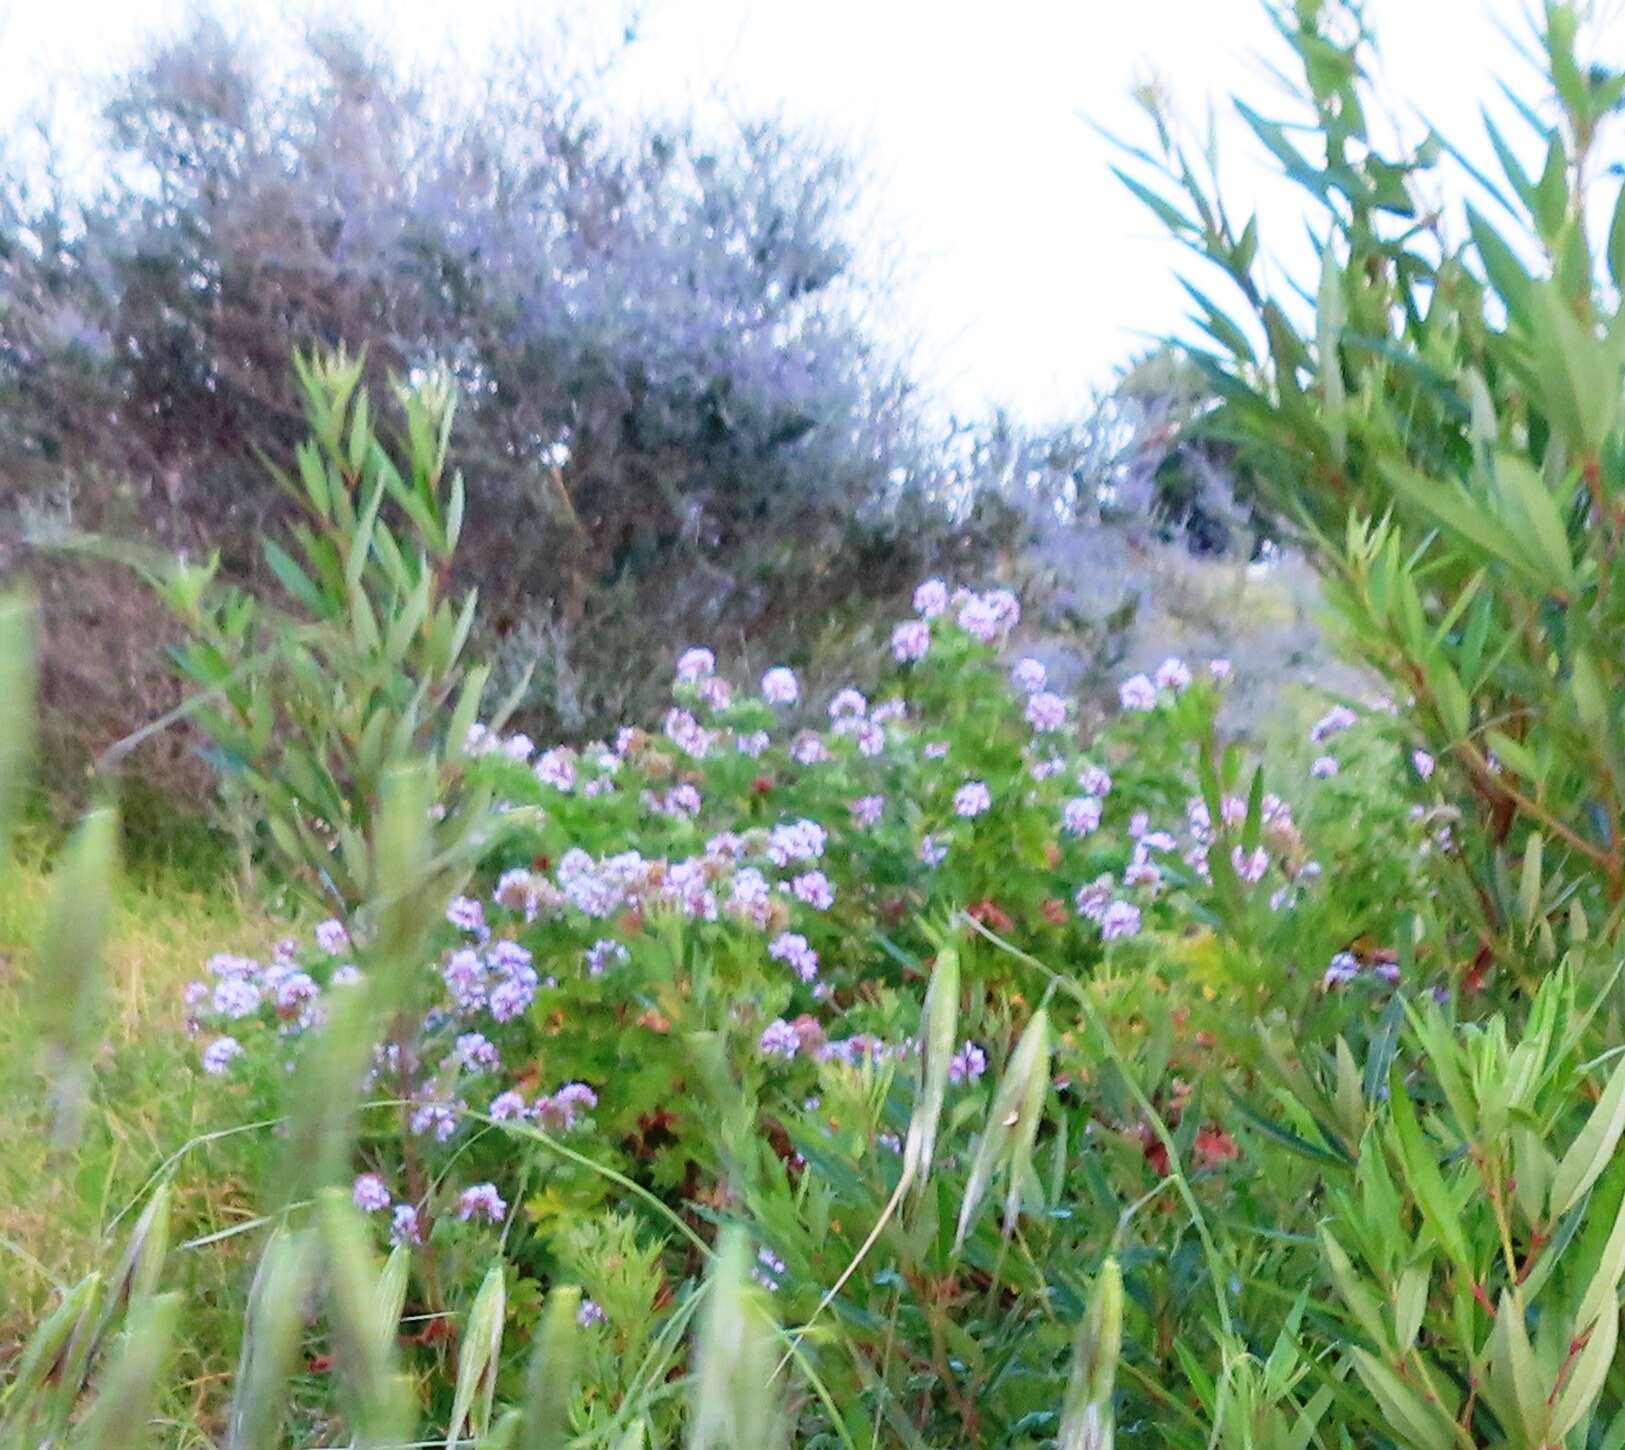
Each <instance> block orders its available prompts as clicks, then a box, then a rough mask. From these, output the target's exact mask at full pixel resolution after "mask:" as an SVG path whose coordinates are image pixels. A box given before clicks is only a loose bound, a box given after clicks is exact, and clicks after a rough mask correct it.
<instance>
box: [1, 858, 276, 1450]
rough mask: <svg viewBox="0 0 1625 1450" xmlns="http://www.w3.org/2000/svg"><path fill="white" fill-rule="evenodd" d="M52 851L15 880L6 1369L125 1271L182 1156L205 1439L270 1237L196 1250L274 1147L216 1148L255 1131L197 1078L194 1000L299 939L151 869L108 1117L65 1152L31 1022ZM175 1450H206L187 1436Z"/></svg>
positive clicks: (171, 872)
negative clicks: (246, 962)
mask: <svg viewBox="0 0 1625 1450" xmlns="http://www.w3.org/2000/svg"><path fill="white" fill-rule="evenodd" d="M46 835H47V833H43V832H36V833H33V834H30V835H29V836H27V837H25V839H24V841H23V843H22V847H21V850H20V851H19V853H18V854H19V859H18V860H17V861H15V862H14V863H13V864H12V865H11V866H10V867H9V868H5V867H0V1062H4V1063H6V1064H7V1070H8V1072H9V1075H10V1079H9V1080H10V1087H11V1091H10V1092H8V1094H7V1099H6V1101H7V1108H8V1111H7V1112H6V1113H4V1114H0V1364H3V1363H5V1362H6V1361H7V1360H8V1359H10V1358H11V1357H12V1356H13V1355H14V1354H15V1353H17V1351H18V1350H19V1348H20V1345H21V1342H22V1340H23V1338H24V1337H25V1336H26V1334H27V1332H28V1330H29V1329H30V1327H31V1326H32V1325H33V1324H34V1323H37V1321H38V1318H39V1315H40V1311H41V1310H42V1309H43V1308H44V1307H46V1306H47V1305H48V1304H49V1303H50V1302H51V1301H52V1300H53V1299H54V1298H55V1296H56V1295H57V1294H58V1293H60V1292H61V1291H62V1290H64V1289H65V1288H67V1287H68V1286H70V1285H72V1284H73V1283H74V1282H76V1281H77V1280H78V1279H79V1278H81V1277H82V1276H83V1275H84V1274H85V1273H87V1272H88V1271H89V1270H90V1269H91V1268H92V1267H94V1266H96V1265H98V1264H105V1263H106V1262H107V1261H108V1259H109V1257H111V1258H112V1259H113V1261H115V1262H116V1258H117V1254H118V1251H119V1246H120V1244H121V1241H122V1238H123V1236H124V1235H125V1234H127V1232H128V1231H129V1228H130V1224H131V1222H132V1220H133V1217H134V1215H133V1213H131V1212H129V1210H130V1208H131V1205H132V1204H135V1203H137V1202H138V1201H139V1200H140V1198H141V1196H142V1194H143V1192H144V1190H146V1189H147V1188H148V1187H149V1186H150V1184H151V1182H152V1180H153V1177H154V1175H155V1174H156V1173H158V1172H159V1171H160V1170H162V1169H163V1168H164V1167H165V1165H166V1163H168V1162H169V1160H170V1159H171V1158H172V1157H174V1155H176V1154H180V1157H179V1158H178V1160H177V1161H176V1162H175V1164H174V1177H173V1192H174V1217H173V1228H172V1241H173V1243H174V1244H175V1245H176V1249H175V1251H174V1252H173V1254H172V1257H171V1270H170V1275H169V1277H170V1279H171V1281H172V1286H173V1287H175V1288H178V1289H181V1290H182V1291H183V1292H184V1293H185V1294H186V1296H187V1299H188V1302H189V1304H190V1305H191V1306H193V1307H194V1309H195V1312H194V1313H189V1315H188V1319H187V1327H188V1331H189V1338H188V1341H187V1342H186V1343H184V1344H183V1345H182V1346H181V1349H180V1355H179V1360H178V1366H177V1367H178V1369H179V1374H178V1376H176V1379H177V1381H178V1388H177V1389H176V1391H175V1393H174V1400H175V1402H174V1403H172V1404H170V1405H168V1406H166V1407H165V1411H166V1413H167V1415H169V1416H171V1417H173V1420H174V1422H175V1423H176V1424H177V1425H182V1424H184V1425H186V1426H189V1427H198V1431H199V1434H200V1435H201V1434H202V1433H203V1432H205V1431H206V1430H207V1429H208V1428H209V1427H210V1425H211V1420H212V1417H213V1406H214V1404H215V1401H216V1400H217V1398H218V1395H217V1391H218V1390H219V1389H221V1388H223V1386H224V1383H225V1375H226V1373H227V1372H228V1370H229V1366H230V1364H231V1360H232V1357H233V1356H234V1355H235V1353H236V1345H235V1342H234V1339H233V1335H234V1333H235V1331H234V1329H233V1327H232V1323H233V1316H232V1314H231V1313H229V1312H228V1309H229V1306H230V1305H231V1304H232V1303H233V1301H235V1300H237V1299H239V1298H240V1296H241V1293H242V1289H243V1285H242V1284H241V1283H240V1282H239V1281H240V1279H241V1277H242V1274H243V1272H244V1267H245V1260H246V1250H247V1248H248V1245H249V1243H250V1241H251V1240H252V1237H253V1236H252V1235H245V1236H243V1238H242V1239H241V1240H236V1239H232V1238H227V1239H225V1240H224V1241H222V1242H217V1243H213V1244H209V1245H205V1246H201V1247H198V1248H196V1249H188V1248H186V1247H184V1245H185V1244H186V1243H187V1241H189V1240H192V1239H197V1238H202V1237H206V1236H208V1235H211V1234H217V1233H219V1232H221V1231H222V1230H226V1229H229V1228H231V1227H232V1226H233V1225H234V1224H238V1223H241V1222H243V1221H244V1220H245V1219H246V1218H247V1217H248V1216H249V1215H250V1214H251V1213H252V1208H251V1204H252V1202H253V1199H254V1196H255V1195H254V1193H253V1187H254V1184H255V1181H256V1178H257V1177H258V1175H259V1174H261V1173H262V1172H263V1171H264V1168H265V1165H266V1160H267V1158H268V1154H267V1152H266V1149H267V1146H268V1144H269V1141H270V1139H269V1135H268V1133H267V1131H266V1130H263V1129H261V1130H258V1131H257V1132H247V1133H234V1134H230V1135H229V1136H225V1137H221V1138H218V1139H215V1140H213V1141H199V1140H200V1139H202V1138H203V1137H204V1135H206V1134H210V1133H217V1132H220V1131H221V1130H223V1129H228V1128H232V1127H235V1126H236V1125H238V1124H240V1123H242V1122H244V1121H246V1120H248V1119H249V1118H250V1117H251V1114H250V1113H249V1112H248V1110H247V1107H246V1105H245V1104H244V1103H242V1102H239V1101H237V1099H236V1095H235V1093H234V1092H233V1090H232V1089H230V1088H221V1087H219V1086H218V1085H217V1084H215V1083H214V1082H213V1081H212V1080H209V1079H205V1078H203V1077H201V1076H200V1074H198V1072H197V1071H196V1069H195V1065H194V1059H195V1054H196V1052H197V1045H196V1043H195V1042H194V1041H193V1040H192V1039H191V1038H190V1037H188V1035H187V1034H186V1032H185V1028H184V1023H183V1020H182V1011H181V993H182V989H183V988H184V986H185V984H186V983H187V982H188V981H190V980H193V979H194V978H196V977H198V976H199V975H200V974H201V971H202V966H203V963H204V962H205V961H206V959H207V958H208V957H209V956H210V955H211V954H212V953H214V952H217V951H240V952H244V953H247V954H249V955H254V954H259V953H264V952H266V951H267V950H268V949H269V948H270V946H271V945H272V943H273V942H274V941H275V940H276V938H277V937H278V936H281V935H283V934H285V933H286V932H287V931H288V929H289V923H288V922H287V921H286V920H285V919H284V920H279V919H278V918H276V917H275V916H273V915H271V914H269V913H267V912H266V911H265V910H264V909H263V908H261V907H259V906H258V905H256V904H254V903H252V902H250V901H247V900H245V899H243V898H241V897H239V896H238V895H236V894H235V893H233V892H231V891H230V890H229V889H222V888H220V887H218V886H217V887H214V888H212V889H209V888H204V887H202V886H200V885H199V882H200V881H202V880H205V879H207V878H206V874H205V871H204V870H203V869H202V868H203V867H204V866H205V865H206V864H207V863H206V862H205V861H201V860H197V859H195V858H188V857H185V856H170V857H168V858H160V859H152V858H145V859H140V860H138V861H137V862H136V863H135V864H134V866H133V867H132V869H131V870H130V872H129V873H128V874H127V875H126V876H125V878H124V880H123V881H122V882H121V883H120V885H119V888H118V892H117V896H116V899H115V905H114V912H113V924H112V931H111V939H110V941H109V945H108V951H107V955H106V961H105V967H104V970H105V973H106V979H107V987H108V990H107V994H106V998H105V1018H104V1022H103V1028H104V1031H103V1033H102V1036H103V1039H104V1043H103V1046H102V1048H101V1058H100V1060H99V1062H98V1072H97V1088H96V1092H97V1099H96V1102H95V1104H94V1105H93V1109H92V1111H91V1112H90V1113H89V1115H88V1116H87V1121H86V1127H85V1131H84V1135H83V1137H82V1138H81V1139H80V1140H79V1141H78V1142H77V1143H75V1144H73V1145H71V1146H69V1147H57V1146H55V1145H53V1144H52V1143H51V1141H50V1132H49V1124H48V1119H47V1116H46V1114H45V1112H44V1110H43V1106H42V1103H41V1093H40V1091H39V1086H40V1079H39V1078H38V1076H37V1067H38V1064H37V1060H36V1054H35V1049H34V1047H33V1044H32V1042H31V1040H30V1038H29V1031H28V1013H27V1010H26V1003H27V999H28V996H29V995H30V994H32V993H34V992H43V991H49V990H50V984H49V983H45V982H41V981H39V980H37V979H36V974H35V960H34V955H33V946H34V943H35V941H36V940H37V938H38V935H39V931H40V928H41V925H42V923H43V921H44V919H45V916H46V912H47V907H48V903H49V901H50V898H51V888H52V883H51V877H50V871H49V868H48V866H47V864H46V858H47V856H48V854H49V843H48V841H47V839H46ZM215 869H216V871H218V863H216V867H215ZM221 874H225V873H221ZM216 879H218V877H217V878H216ZM175 1443H180V1444H184V1443H188V1442H187V1440H186V1439H185V1437H184V1436H182V1437H180V1438H178V1439H177V1440H176V1441H175ZM196 1443H199V1444H202V1443H207V1442H206V1441H205V1440H203V1439H201V1438H199V1439H198V1440H197V1441H196Z"/></svg>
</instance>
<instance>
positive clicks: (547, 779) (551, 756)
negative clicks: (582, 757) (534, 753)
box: [534, 745, 576, 795]
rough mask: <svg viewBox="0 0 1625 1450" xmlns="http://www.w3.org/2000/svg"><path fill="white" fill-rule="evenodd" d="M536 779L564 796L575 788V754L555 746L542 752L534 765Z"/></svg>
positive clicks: (562, 746)
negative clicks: (561, 792)
mask: <svg viewBox="0 0 1625 1450" xmlns="http://www.w3.org/2000/svg"><path fill="white" fill-rule="evenodd" d="M534 769H535V774H536V779H537V780H539V781H541V783H542V784H543V785H550V786H552V787H553V789H554V790H561V791H563V792H564V793H565V794H566V795H568V794H569V793H570V792H571V791H573V790H574V789H575V786H576V754H575V751H573V750H571V749H570V748H569V747H568V746H564V745H555V746H554V747H553V748H552V749H551V750H545V751H543V752H542V755H541V758H540V759H538V760H537V762H536V765H535V768H534Z"/></svg>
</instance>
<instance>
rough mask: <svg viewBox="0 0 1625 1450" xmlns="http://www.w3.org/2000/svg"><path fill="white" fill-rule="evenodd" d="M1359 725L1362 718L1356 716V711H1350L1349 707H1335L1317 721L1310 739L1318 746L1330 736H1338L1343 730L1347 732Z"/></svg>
mask: <svg viewBox="0 0 1625 1450" xmlns="http://www.w3.org/2000/svg"><path fill="white" fill-rule="evenodd" d="M1359 723H1360V717H1359V716H1358V715H1356V714H1355V713H1354V711H1352V710H1351V709H1349V707H1348V706H1347V705H1333V706H1332V708H1331V709H1330V710H1328V711H1327V712H1326V713H1325V714H1324V715H1322V716H1321V717H1320V719H1318V720H1317V721H1315V723H1314V725H1313V726H1312V727H1311V728H1310V731H1309V739H1310V740H1311V741H1313V742H1314V743H1315V744H1317V745H1318V744H1319V743H1320V742H1321V741H1322V740H1325V739H1326V738H1327V737H1328V736H1331V735H1336V734H1338V733H1339V732H1341V731H1343V730H1347V729H1348V728H1349V727H1350V726H1353V725H1358V724H1359Z"/></svg>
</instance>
